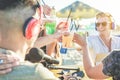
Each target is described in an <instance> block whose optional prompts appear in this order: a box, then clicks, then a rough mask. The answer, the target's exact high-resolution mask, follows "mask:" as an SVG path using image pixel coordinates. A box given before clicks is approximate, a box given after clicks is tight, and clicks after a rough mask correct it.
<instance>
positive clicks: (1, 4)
mask: <svg viewBox="0 0 120 80" xmlns="http://www.w3.org/2000/svg"><path fill="white" fill-rule="evenodd" d="M35 4H36V3H35V0H0V10H9V9H13V8H16V7H19V6H23V7H26V6H34V5H35Z"/></svg>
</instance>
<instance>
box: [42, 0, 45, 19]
mask: <svg viewBox="0 0 120 80" xmlns="http://www.w3.org/2000/svg"><path fill="white" fill-rule="evenodd" d="M42 3H43V4H44V5H46V3H45V2H44V0H42ZM43 15H44V17H45V18H46V15H45V13H44V12H43Z"/></svg>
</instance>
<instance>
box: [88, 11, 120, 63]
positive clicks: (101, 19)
mask: <svg viewBox="0 0 120 80" xmlns="http://www.w3.org/2000/svg"><path fill="white" fill-rule="evenodd" d="M95 29H96V30H97V32H98V35H94V36H93V35H92V36H89V37H88V38H87V42H88V47H89V51H90V53H91V55H92V57H93V60H94V62H95V64H96V65H97V64H99V63H100V62H101V60H102V59H103V58H104V57H105V56H107V55H108V54H109V52H111V51H112V50H114V49H120V45H119V44H120V38H119V37H116V36H113V35H112V32H111V31H112V30H114V29H115V22H114V19H113V17H112V15H111V14H109V13H104V12H100V13H98V14H97V15H96V22H95Z"/></svg>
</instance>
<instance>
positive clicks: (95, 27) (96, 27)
mask: <svg viewBox="0 0 120 80" xmlns="http://www.w3.org/2000/svg"><path fill="white" fill-rule="evenodd" d="M95 30H96V31H97V26H96V23H95Z"/></svg>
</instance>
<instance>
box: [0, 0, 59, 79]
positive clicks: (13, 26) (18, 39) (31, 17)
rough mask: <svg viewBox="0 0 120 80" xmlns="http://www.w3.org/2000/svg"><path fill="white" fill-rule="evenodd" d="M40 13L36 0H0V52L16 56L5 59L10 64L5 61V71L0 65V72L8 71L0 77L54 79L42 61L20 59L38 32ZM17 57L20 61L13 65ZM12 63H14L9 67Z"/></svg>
mask: <svg viewBox="0 0 120 80" xmlns="http://www.w3.org/2000/svg"><path fill="white" fill-rule="evenodd" d="M40 13H41V6H40V5H39V2H38V1H37V0H7V1H5V0H1V1H0V19H1V21H0V24H1V25H0V48H3V49H2V51H1V53H4V54H8V56H11V55H16V56H18V57H20V58H19V59H18V58H17V59H16V58H13V59H12V60H11V61H10V60H9V61H10V62H9V63H10V64H11V63H14V64H11V65H6V68H7V69H8V70H6V71H4V68H2V67H1V66H0V69H2V70H3V72H2V70H0V71H1V73H0V74H5V73H7V72H9V73H8V74H5V75H0V80H6V79H7V80H58V79H57V78H56V77H55V76H54V75H53V73H52V72H50V71H49V70H48V69H47V68H45V67H44V66H43V65H42V64H40V63H39V64H33V63H29V62H25V61H24V57H25V54H26V52H27V51H28V50H29V49H30V48H31V47H33V45H34V42H35V41H36V39H37V37H38V34H39V32H40V25H41V24H40V22H41V15H40ZM8 44H9V45H8ZM4 54H3V55H2V57H3V58H1V59H0V65H3V64H6V63H8V61H7V60H4V59H5V58H6V56H5V55H4ZM6 59H8V58H6ZM9 59H10V58H9ZM18 60H19V61H20V63H19V65H18V66H16V65H17V63H15V62H16V61H18ZM12 66H16V67H13V70H12V71H11V69H10V68H11V67H12ZM3 67H4V66H3ZM10 71H11V72H10Z"/></svg>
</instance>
